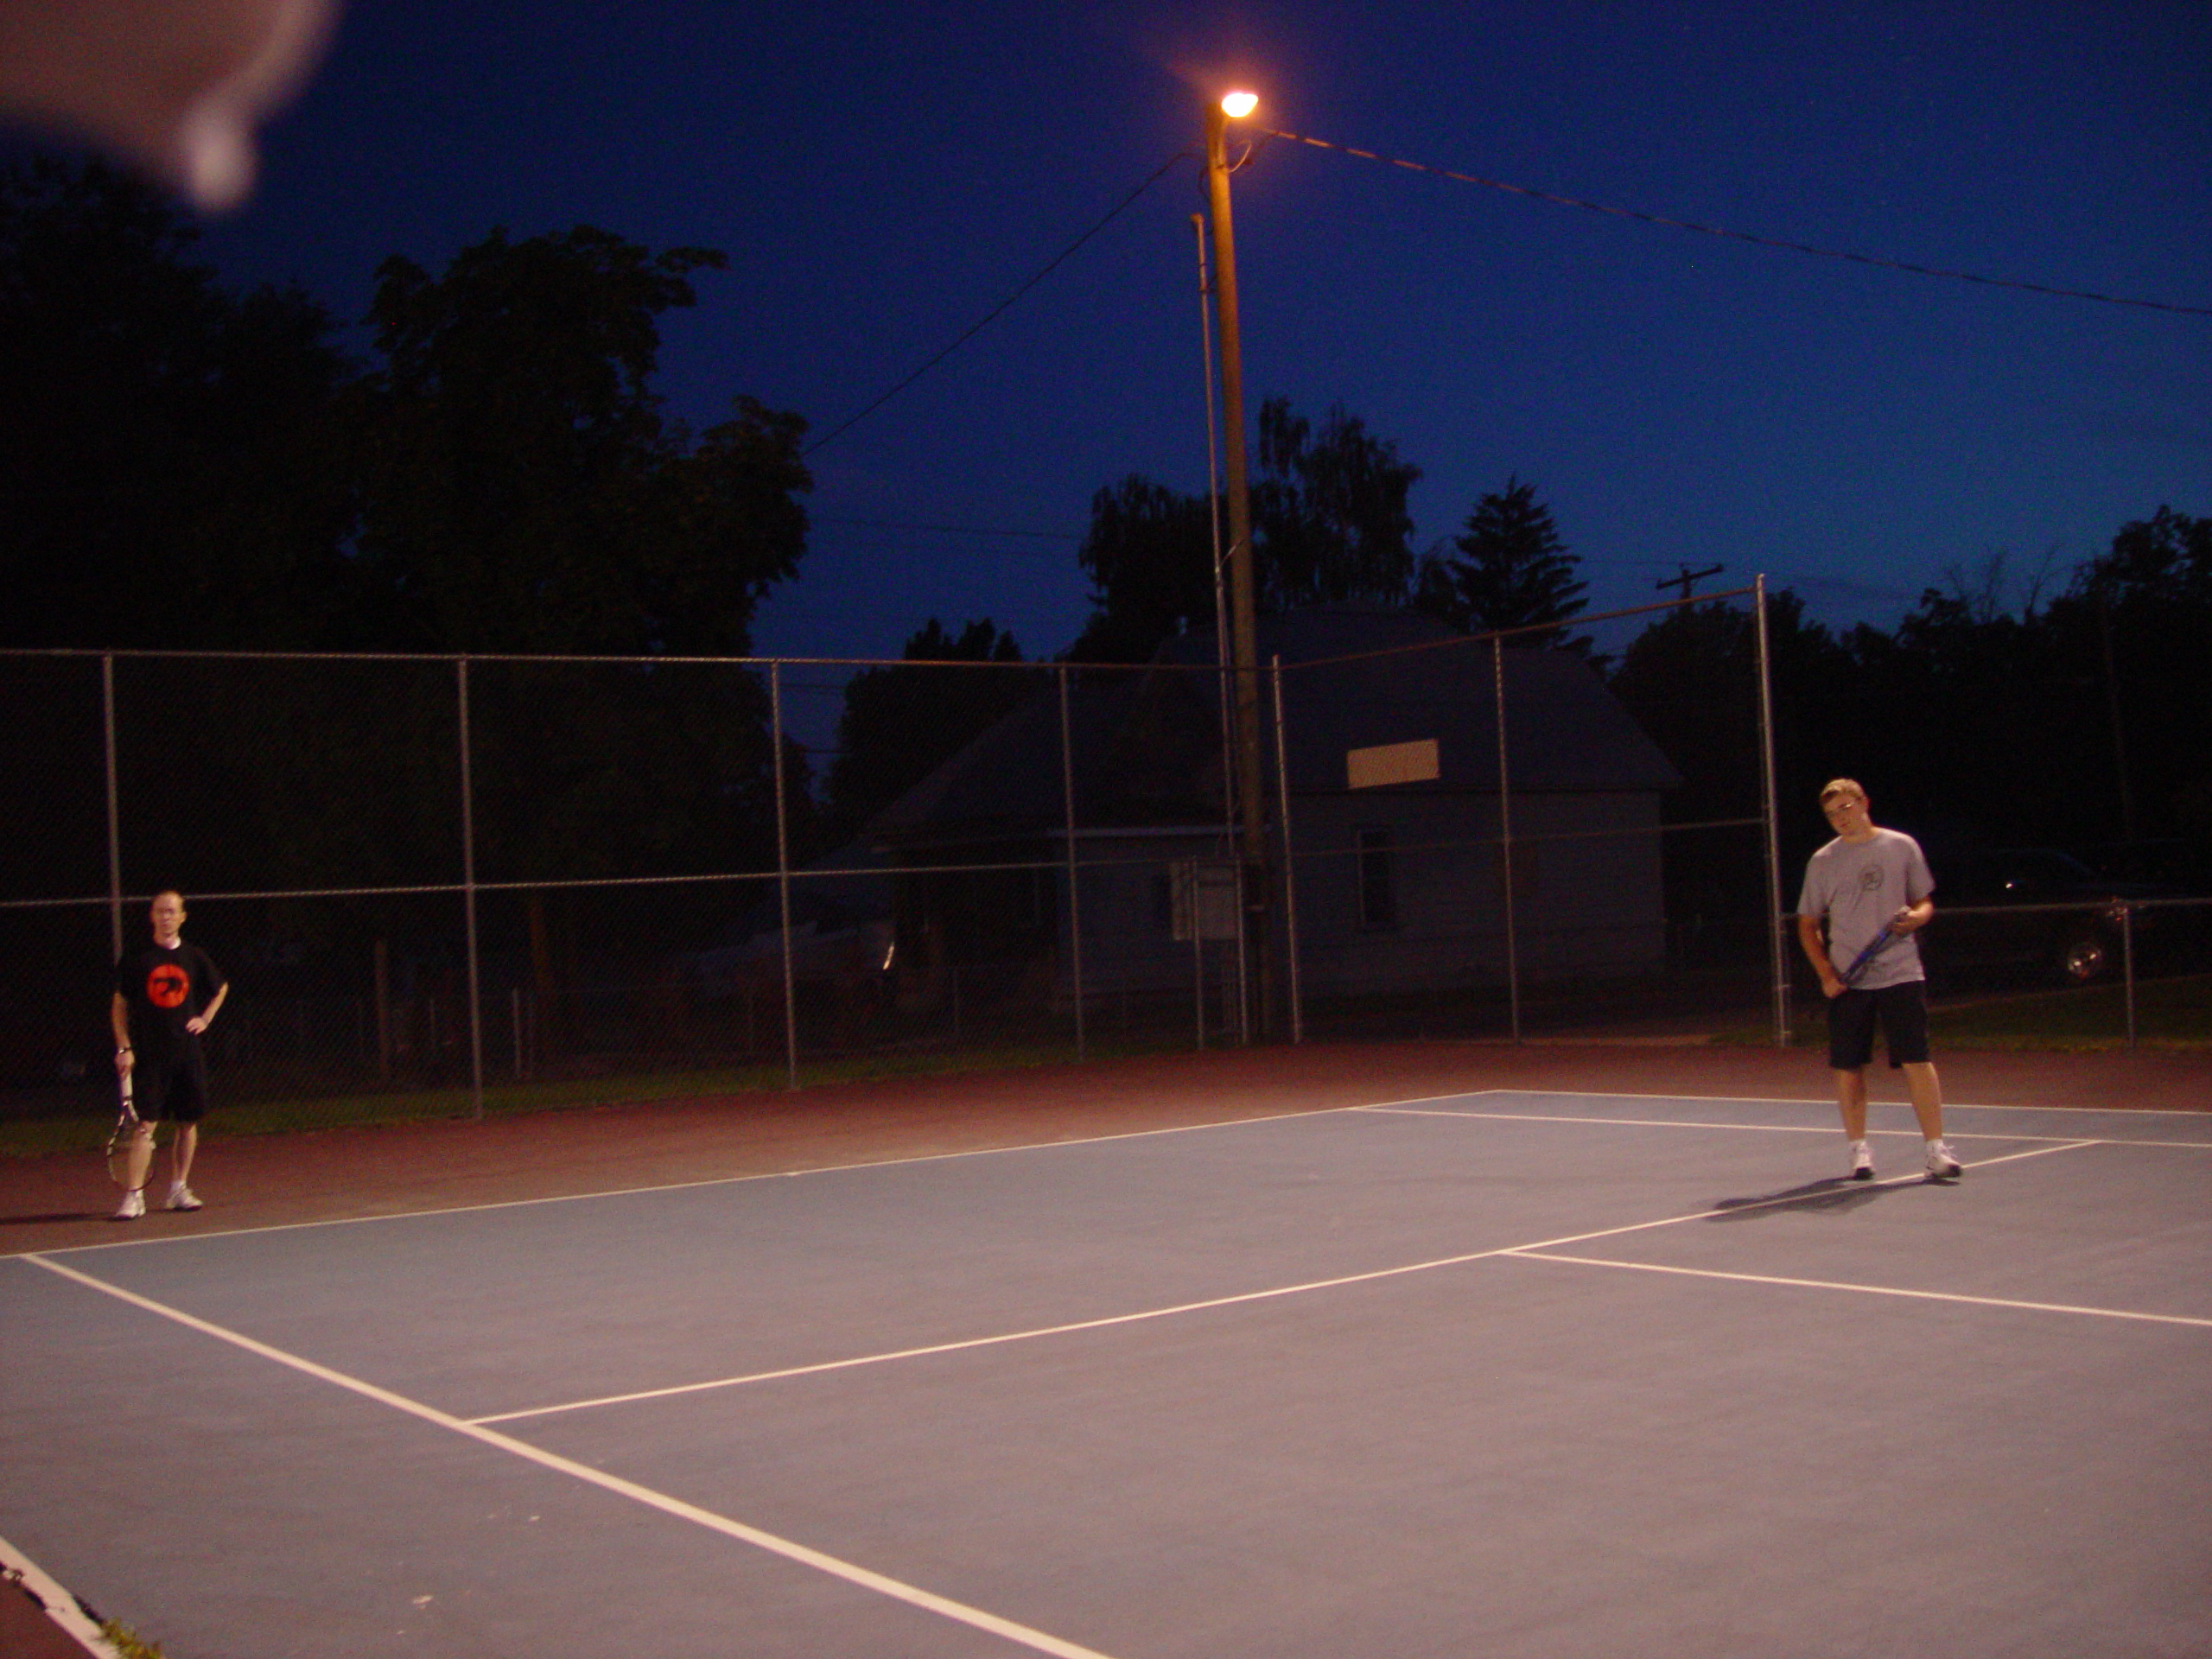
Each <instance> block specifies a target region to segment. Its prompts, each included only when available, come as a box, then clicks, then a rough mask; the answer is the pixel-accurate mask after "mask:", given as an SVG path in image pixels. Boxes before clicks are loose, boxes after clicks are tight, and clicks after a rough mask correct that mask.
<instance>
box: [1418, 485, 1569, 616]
mask: <svg viewBox="0 0 2212 1659" xmlns="http://www.w3.org/2000/svg"><path fill="white" fill-rule="evenodd" d="M1452 545H1453V546H1454V547H1456V548H1458V549H1459V556H1458V557H1456V558H1454V557H1449V556H1443V555H1440V554H1437V553H1430V554H1428V555H1427V556H1425V557H1424V558H1423V559H1422V560H1421V575H1420V577H1419V581H1418V585H1417V587H1416V588H1415V591H1414V604H1415V605H1416V606H1417V607H1419V608H1421V609H1422V610H1425V611H1427V612H1429V613H1431V614H1432V615H1435V616H1440V617H1442V618H1443V619H1444V620H1446V621H1447V622H1450V623H1452V625H1454V626H1458V627H1461V628H1465V630H1467V632H1470V633H1484V632H1490V631H1491V630H1492V629H1498V628H1527V627H1533V626H1537V625H1540V624H1544V623H1563V622H1565V621H1567V620H1568V619H1569V618H1571V617H1573V616H1575V615H1578V614H1579V613H1580V612H1581V611H1582V609H1583V608H1584V606H1585V605H1586V602H1587V601H1585V600H1584V599H1583V597H1582V593H1583V590H1584V588H1585V587H1586V583H1584V582H1582V581H1580V579H1579V578H1578V577H1577V576H1576V575H1575V574H1574V569H1575V566H1576V565H1578V564H1580V563H1581V561H1580V559H1578V558H1576V557H1575V556H1574V555H1573V554H1572V553H1570V552H1568V551H1567V543H1565V542H1564V541H1562V540H1561V539H1560V533H1559V527H1558V526H1557V525H1556V524H1554V523H1553V522H1552V512H1551V509H1550V508H1549V507H1548V506H1545V505H1543V504H1542V503H1541V502H1540V501H1538V500H1537V499H1536V490H1535V486H1534V485H1533V484H1523V483H1522V482H1521V481H1520V480H1519V479H1518V478H1517V477H1509V478H1508V479H1507V480H1505V487H1504V489H1503V490H1501V491H1493V492H1491V493H1489V494H1487V495H1484V497H1483V498H1482V499H1480V500H1478V501H1477V502H1476V503H1475V509H1474V511H1473V512H1471V513H1469V514H1468V515H1467V527H1466V529H1465V531H1462V532H1461V533H1460V534H1459V536H1457V537H1454V538H1453V539H1452ZM1516 643H1517V644H1522V645H1550V646H1557V647H1560V648H1562V649H1565V650H1568V651H1579V652H1583V653H1584V654H1587V653H1588V652H1589V650H1590V642H1589V640H1587V639H1582V638H1579V637H1570V636H1569V635H1568V633H1567V630H1566V629H1565V628H1564V627H1549V628H1544V629H1543V630H1542V631H1541V632H1535V633H1528V634H1523V635H1521V636H1520V637H1519V639H1517V640H1516Z"/></svg>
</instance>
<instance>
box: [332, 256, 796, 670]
mask: <svg viewBox="0 0 2212 1659" xmlns="http://www.w3.org/2000/svg"><path fill="white" fill-rule="evenodd" d="M724 263H725V261H724V257H723V256H722V255H721V254H719V253H715V252H712V251H708V250H704V249H699V248H676V249H671V250H670V251H666V252H664V253H658V254H656V253H653V252H652V251H649V250H647V249H645V248H643V247H640V246H639V245H636V244H634V243H631V242H627V241H625V240H624V239H622V238H620V237H617V236H613V235H610V234H609V233H608V232H605V231H600V230H594V229H592V228H590V227H588V226H580V227H578V228H577V229H575V230H573V231H569V232H564V233H562V234H560V235H556V236H540V237H533V238H530V239H528V240H526V241H522V242H510V241H509V240H508V239H507V238H506V236H505V233H504V232H493V235H492V236H491V237H490V238H488V239H487V240H486V241H484V242H481V243H479V244H477V245H474V246H473V247H469V248H465V249H463V250H462V251H461V252H460V253H459V254H457V255H455V256H454V259H453V261H452V263H451V264H449V265H448V267H447V269H446V270H445V272H444V274H443V275H442V276H438V277H432V276H430V275H429V273H427V272H426V271H424V270H423V269H422V268H421V267H419V266H417V265H416V264H413V263H412V262H411V261H409V260H406V259H403V258H397V257H394V258H391V259H388V260H386V261H385V264H384V265H383V266H382V267H381V269H380V270H378V280H377V289H376V296H375V298H374V301H373V302H372V305H371V308H370V317H371V320H372V321H373V322H374V324H375V326H376V345H377V349H378V353H380V354H381V356H382V358H383V359H384V361H383V364H382V366H380V367H379V368H378V371H377V372H375V373H374V374H373V375H372V376H371V377H370V378H369V380H368V382H367V384H366V385H365V388H364V390H363V394H362V397H363V405H364V407H363V409H362V410H361V421H362V425H363V428H364V429H365V432H366V433H367V434H368V441H367V442H366V444H365V502H364V527H363V537H362V546H363V551H364V554H365V558H366V561H367V563H368V565H369V568H370V569H371V571H372V575H374V577H375V578H376V580H377V581H378V582H379V583H380V584H381V586H382V588H383V590H384V592H385V594H386V595H387V596H388V600H389V602H390V604H391V607H392V609H391V615H390V616H389V617H388V618H385V619H379V622H380V625H381V627H382V629H383V630H384V631H388V632H398V633H400V634H402V635H404V636H406V637H408V638H410V639H411V640H412V641H413V642H414V643H416V644H418V645H424V646H429V647H434V648H439V649H444V650H461V651H516V652H700V653H704V652H736V653H741V652H743V651H744V650H745V649H746V648H747V643H748V639H749V629H750V624H751V620H752V615H753V607H754V606H755V605H756V604H757V603H758V602H759V601H760V597H761V596H762V594H765V593H766V591H767V589H768V588H770V587H771V586H772V584H774V583H775V582H779V581H782V580H785V579H786V578H788V577H789V576H791V575H792V574H793V573H794V572H795V571H796V570H797V569H798V560H799V557H800V555H801V554H802V553H803V552H804V548H805V539H806V516H805V512H804V510H803V509H802V508H801V507H800V506H799V505H798V501H797V500H796V499H794V498H795V497H796V496H797V495H798V494H799V493H802V492H804V491H805V490H806V489H807V488H808V487H810V480H809V479H808V476H807V473H806V469H805V467H804V465H803V464H802V463H801V461H799V458H798V442H799V438H800V435H801V434H802V432H803V431H804V423H803V422H802V421H800V419H799V418H798V416H794V415H784V414H778V413H775V412H773V411H771V410H766V409H765V408H763V407H762V406H761V405H760V404H757V403H755V402H753V400H752V399H750V398H740V399H739V400H738V401H737V404H736V410H735V413H734V417H733V418H732V419H730V420H729V421H727V422H724V423H721V424H719V425H716V426H715V427H712V428H709V429H708V430H707V431H706V432H705V433H704V434H702V435H700V437H699V438H698V439H697V441H696V442H694V440H693V438H692V435H691V434H690V432H689V431H687V430H686V429H684V427H683V425H682V424H681V423H678V422H675V421H673V420H671V419H670V418H669V417H668V416H666V415H665V413H664V410H663V407H662V404H661V399H660V397H659V396H658V393H657V392H656V391H654V390H653V387H652V378H653V374H654V372H655V370H656V367H657V365H658V357H659V351H660V329H659V321H658V319H659V317H660V315H661V313H663V312H664V311H666V310H669V309H671V308H676V307H682V306H688V305H690V304H691V303H692V302H693V300H694V297H695V296H694V294H693V291H692V288H691V283H690V273H691V272H692V271H694V270H699V269H701V268H702V267H706V268H715V267H719V266H721V264H724Z"/></svg>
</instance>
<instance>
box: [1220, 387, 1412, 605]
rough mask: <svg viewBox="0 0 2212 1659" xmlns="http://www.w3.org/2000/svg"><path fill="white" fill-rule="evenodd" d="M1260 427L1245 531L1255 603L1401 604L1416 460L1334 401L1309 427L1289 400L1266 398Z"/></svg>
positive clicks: (1407, 579)
mask: <svg viewBox="0 0 2212 1659" xmlns="http://www.w3.org/2000/svg"><path fill="white" fill-rule="evenodd" d="M1259 429H1260V478H1259V480H1258V482H1257V483H1256V485H1255V486H1254V488H1253V492H1252V535H1253V542H1254V544H1255V547H1256V549H1257V550H1258V553H1259V561H1258V564H1257V567H1256V568H1257V570H1258V573H1259V577H1260V582H1259V588H1260V598H1261V604H1262V607H1264V608H1266V609H1269V610H1288V609H1292V608H1294V607H1297V606H1300V605H1329V604H1342V603H1344V602H1345V601H1363V602H1365V603H1370V604H1376V605H1401V604H1403V603H1404V602H1405V597H1406V591H1407V588H1408V585H1409V584H1410V583H1411V582H1412V581H1413V575H1414V556H1413V547H1412V537H1413V530H1414V521H1413V515H1412V513H1411V512H1409V511H1408V508H1407V505H1406V500H1407V497H1408V494H1409V493H1411V491H1412V489H1413V486H1414V485H1415V484H1416V483H1418V482H1419V481H1420V479H1421V468H1420V467H1415V466H1414V465H1413V464H1412V463H1411V462H1409V461H1402V460H1401V459H1399V456H1398V447H1397V445H1396V444H1395V443H1393V442H1390V441H1389V439H1387V438H1378V437H1376V436H1375V435H1373V434H1371V433H1370V432H1369V431H1368V429H1367V425H1366V423H1365V422H1363V421H1362V420H1361V419H1360V418H1359V417H1358V416H1356V415H1350V414H1347V413H1346V412H1345V411H1344V405H1343V404H1332V405H1331V406H1330V409H1329V412H1328V414H1327V415H1326V416H1324V417H1323V419H1322V422H1321V425H1320V429H1319V431H1316V430H1315V429H1314V428H1313V423H1311V422H1309V421H1307V420H1306V418H1305V417H1304V416H1300V415H1297V414H1294V413H1293V412H1292V410H1291V407H1290V402H1289V400H1288V399H1287V398H1284V397H1270V398H1268V400H1267V401H1266V402H1265V403H1263V404H1261V405H1260V419H1259Z"/></svg>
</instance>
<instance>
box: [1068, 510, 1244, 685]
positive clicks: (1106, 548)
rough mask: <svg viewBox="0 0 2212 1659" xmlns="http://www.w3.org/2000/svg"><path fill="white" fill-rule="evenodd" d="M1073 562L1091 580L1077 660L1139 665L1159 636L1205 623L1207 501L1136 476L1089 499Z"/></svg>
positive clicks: (1209, 544) (1209, 550)
mask: <svg viewBox="0 0 2212 1659" xmlns="http://www.w3.org/2000/svg"><path fill="white" fill-rule="evenodd" d="M1076 559H1077V563H1080V564H1081V565H1082V566H1083V568H1084V571H1085V573H1086V574H1088V575H1089V576H1090V602H1091V606H1092V610H1091V614H1090V621H1089V622H1087V623H1086V624H1084V630H1083V632H1082V634H1081V635H1080V636H1079V637H1078V638H1077V640H1076V642H1075V644H1074V645H1072V646H1071V648H1070V649H1069V652H1068V656H1069V657H1070V658H1071V659H1072V660H1073V661H1076V662H1079V663H1141V662H1143V661H1145V660H1146V659H1147V658H1149V657H1150V656H1151V655H1152V653H1153V652H1154V650H1155V649H1156V648H1157V647H1158V646H1159V644H1160V641H1161V640H1163V639H1168V638H1170V637H1171V636H1173V635H1174V634H1178V633H1181V632H1184V631H1185V629H1187V628H1191V627H1195V626H1199V625H1201V624H1203V623H1208V622H1211V620H1212V618H1213V613H1214V582H1213V526H1212V518H1211V513H1210V512H1209V511H1208V508H1207V503H1206V499H1205V497H1204V496H1202V495H1184V494H1181V493H1178V492H1177V491H1174V490H1171V489H1169V488H1168V487H1167V486H1166V485H1164V484H1158V483H1154V481H1153V480H1150V479H1148V478H1143V477H1140V476H1138V475H1137V474H1130V475H1129V476H1128V477H1127V478H1124V479H1123V480H1122V481H1121V482H1120V483H1118V484H1116V485H1115V486H1113V487H1112V488H1110V489H1103V490H1101V491H1099V492H1098V493H1097V494H1096V495H1094V496H1092V497H1091V499H1090V530H1089V531H1086V532H1085V533H1084V538H1083V545H1082V546H1081V547H1080V548H1079V549H1078V550H1077V552H1076Z"/></svg>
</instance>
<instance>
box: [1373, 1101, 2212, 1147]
mask: <svg viewBox="0 0 2212 1659" xmlns="http://www.w3.org/2000/svg"><path fill="white" fill-rule="evenodd" d="M1945 1109H1946V1110H1949V1108H1948V1107H1947V1108H1945ZM1345 1110H1347V1111H1354V1112H1364V1113H1367V1114H1369V1115H1370V1116H1376V1117H1465V1118H1471V1119H1473V1120H1475V1121H1476V1122H1501V1123H1578V1124H1582V1125H1584V1126H1586V1127H1589V1128H1614V1127H1618V1128H1630V1129H1744V1130H1748V1131H1750V1132H1751V1133H1754V1134H1758V1135H1836V1134H1839V1133H1840V1131H1839V1130H1838V1129H1837V1128H1836V1127H1835V1125H1834V1124H1833V1123H1830V1124H1825V1125H1821V1124H1808V1123H1714V1122H1705V1121H1701V1120H1700V1119H1696V1118H1687V1117H1573V1116H1567V1115H1566V1114H1564V1113H1559V1112H1474V1111H1466V1112H1447V1111H1440V1110H1438V1109H1435V1108H1433V1107H1431V1108H1427V1109H1421V1108H1417V1107H1411V1106H1351V1107H1347V1108H1345ZM1866 1133H1867V1134H1868V1135H1891V1136H1895V1137H1897V1138H1898V1139H1905V1138H1910V1139H1911V1140H1915V1141H1917V1140H1919V1139H1920V1131H1919V1130H1918V1129H1878V1128H1871V1127H1870V1128H1868V1129H1867V1131H1866ZM1948 1134H1949V1136H1950V1138H1951V1139H1952V1140H1955V1141H2056V1142H2058V1143H2061V1144H2063V1145H2065V1146H2069V1147H2090V1146H2095V1147H2165V1148H2167V1149H2170V1150H2180V1151H2186V1152H2212V1141H2127V1140H2114V1139H2113V1138H2112V1137H2111V1136H2109V1135H2025V1134H2017V1133H2016V1134H2007V1133H2005V1131H2003V1130H1999V1129H1979V1130H1977V1129H1952V1130H1949V1131H1948Z"/></svg>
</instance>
